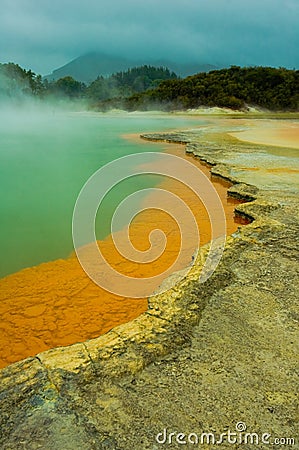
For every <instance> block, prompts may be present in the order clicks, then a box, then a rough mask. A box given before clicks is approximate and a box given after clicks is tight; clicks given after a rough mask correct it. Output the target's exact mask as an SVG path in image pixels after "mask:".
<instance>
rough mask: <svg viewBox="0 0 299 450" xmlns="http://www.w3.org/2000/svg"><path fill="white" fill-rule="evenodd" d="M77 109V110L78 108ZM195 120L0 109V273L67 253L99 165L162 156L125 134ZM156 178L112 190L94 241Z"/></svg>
mask: <svg viewBox="0 0 299 450" xmlns="http://www.w3.org/2000/svg"><path fill="white" fill-rule="evenodd" d="M76 108H77V109H79V105H78V104H77V105H76ZM195 124H199V121H198V120H194V119H188V118H186V119H185V118H179V117H171V116H167V115H161V114H157V115H154V114H153V115H149V114H112V113H110V114H99V113H87V112H84V111H81V112H79V111H74V108H73V109H72V111H70V110H69V105H68V104H64V105H61V104H60V105H57V104H54V103H53V104H52V105H49V104H43V103H41V102H39V101H26V100H25V101H22V102H19V104H18V102H16V101H15V102H14V103H12V102H9V103H7V102H2V104H1V106H0V217H1V221H0V252H1V261H0V276H5V275H7V274H10V273H13V272H16V271H18V270H20V269H22V268H25V267H30V266H33V265H37V264H40V263H42V262H46V261H50V260H54V259H58V258H65V257H67V256H68V255H69V254H70V253H71V252H72V250H73V246H72V236H71V220H72V212H73V208H74V204H75V201H76V198H77V196H78V194H79V192H80V190H81V188H82V186H83V185H84V183H85V182H86V181H87V179H88V178H89V177H90V176H91V175H92V174H93V173H94V172H95V171H96V170H97V169H99V168H100V167H102V166H103V165H104V164H106V163H108V162H109V161H112V160H113V159H115V158H118V157H121V156H124V155H127V154H130V153H136V152H144V151H161V148H162V147H160V146H159V145H153V146H151V147H150V148H149V147H148V146H147V145H144V144H143V143H142V142H141V143H140V144H138V143H135V142H132V141H129V140H126V139H123V138H122V137H121V136H122V135H123V134H129V133H142V132H148V131H159V130H167V129H174V128H187V127H190V126H192V125H195ZM156 183H157V179H154V178H151V179H146V180H145V179H144V180H141V179H137V178H136V179H135V180H131V181H130V182H129V183H127V185H125V186H121V187H119V188H116V189H115V190H114V191H112V192H111V193H110V197H109V198H107V200H106V202H104V203H103V207H102V209H101V211H100V212H99V214H98V221H97V238H99V239H100V238H104V237H105V236H107V235H108V234H109V232H110V218H111V215H112V212H113V211H112V210H113V209H114V208H115V206H116V205H117V204H118V203H119V201H120V200H121V199H122V197H124V196H125V195H127V194H128V193H130V192H132V191H133V190H136V188H137V189H140V188H142V187H149V186H153V185H155V184H156Z"/></svg>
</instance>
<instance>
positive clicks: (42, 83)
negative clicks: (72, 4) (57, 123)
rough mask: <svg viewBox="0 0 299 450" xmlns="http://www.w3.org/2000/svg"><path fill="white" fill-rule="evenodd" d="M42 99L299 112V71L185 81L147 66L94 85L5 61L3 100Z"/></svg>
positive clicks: (252, 70) (262, 70)
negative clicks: (51, 77)
mask: <svg viewBox="0 0 299 450" xmlns="http://www.w3.org/2000/svg"><path fill="white" fill-rule="evenodd" d="M28 94H29V95H30V96H35V97H38V98H41V99H47V98H52V97H53V98H59V99H60V98H62V99H63V98H67V99H72V100H74V99H84V100H85V101H86V103H87V104H88V105H89V106H90V107H91V108H95V109H97V110H109V109H111V108H122V109H126V110H128V111H133V110H151V109H160V110H165V111H171V110H184V109H190V108H198V107H202V106H203V107H213V106H217V107H227V108H231V109H236V110H237V109H239V110H240V109H246V108H247V107H248V106H256V107H260V108H265V109H269V110H273V111H286V110H287V111H298V110H299V71H298V70H288V69H284V68H279V69H276V68H272V67H246V68H241V67H239V66H232V67H230V68H229V69H221V70H213V71H211V72H208V73H205V72H203V73H199V74H197V75H193V76H189V77H187V78H184V79H179V78H178V77H177V76H176V74H175V73H174V72H170V71H169V69H167V68H165V67H153V66H148V65H144V66H141V67H134V68H132V69H129V70H127V71H124V72H118V73H115V74H112V75H110V76H109V77H103V76H99V77H98V78H97V79H96V80H95V81H93V82H92V83H91V84H90V85H89V86H86V85H85V84H84V83H81V82H79V81H77V80H74V78H72V77H71V76H66V77H63V78H60V79H59V80H57V81H53V82H48V81H47V80H42V77H41V76H40V75H36V74H35V73H34V72H32V71H31V70H27V71H26V70H25V69H22V68H21V67H20V66H18V65H17V64H13V63H8V64H0V98H3V97H7V98H20V97H21V96H22V95H28Z"/></svg>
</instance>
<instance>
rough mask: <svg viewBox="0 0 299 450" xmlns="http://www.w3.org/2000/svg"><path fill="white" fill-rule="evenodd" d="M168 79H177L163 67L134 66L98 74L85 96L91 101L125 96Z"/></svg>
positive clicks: (153, 86)
mask: <svg viewBox="0 0 299 450" xmlns="http://www.w3.org/2000/svg"><path fill="white" fill-rule="evenodd" d="M169 79H177V76H176V74H175V73H174V72H170V71H169V69H167V68H165V67H153V66H147V65H145V66H141V67H134V68H132V69H128V70H126V71H124V72H118V73H115V74H112V75H111V76H110V77H106V78H104V77H103V76H99V77H98V78H97V79H96V80H95V81H94V82H93V83H91V84H90V85H89V86H88V88H87V90H86V96H87V97H88V98H89V99H90V100H91V101H92V102H96V101H98V100H107V99H110V98H115V97H118V98H119V97H120V98H125V97H129V96H131V95H132V94H134V93H139V92H143V91H146V90H148V89H153V88H155V87H157V86H158V85H159V84H160V83H161V82H162V81H164V80H169Z"/></svg>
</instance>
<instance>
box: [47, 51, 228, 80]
mask: <svg viewBox="0 0 299 450" xmlns="http://www.w3.org/2000/svg"><path fill="white" fill-rule="evenodd" d="M148 63H149V61H140V60H139V61H138V60H128V59H125V58H122V57H115V56H108V55H105V54H103V53H88V54H86V55H82V56H79V57H78V58H76V59H74V60H73V61H70V62H69V63H67V64H65V65H64V66H62V67H59V68H58V69H55V70H53V72H52V73H51V74H49V75H46V76H45V77H44V79H47V80H48V81H56V80H58V79H59V78H63V77H66V76H71V77H73V78H74V79H75V80H78V81H82V82H84V83H86V84H89V83H91V82H92V81H94V80H95V79H96V78H97V77H98V76H108V75H111V74H112V73H116V72H121V71H125V70H128V69H129V68H131V67H136V66H141V65H144V64H148ZM150 64H151V65H152V66H156V67H161V66H163V67H168V68H169V70H171V71H174V72H175V73H176V74H177V75H179V76H181V77H186V76H188V75H193V74H195V73H199V72H208V71H210V70H215V69H217V68H219V67H217V66H213V65H210V64H200V63H196V62H194V63H189V64H179V63H175V62H172V61H167V60H165V61H164V60H157V61H150Z"/></svg>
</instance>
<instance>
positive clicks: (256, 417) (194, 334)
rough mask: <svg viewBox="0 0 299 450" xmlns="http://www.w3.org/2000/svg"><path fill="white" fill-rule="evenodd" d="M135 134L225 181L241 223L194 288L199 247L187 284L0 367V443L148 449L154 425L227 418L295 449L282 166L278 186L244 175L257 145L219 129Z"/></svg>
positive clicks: (270, 179)
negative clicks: (97, 333)
mask: <svg viewBox="0 0 299 450" xmlns="http://www.w3.org/2000/svg"><path fill="white" fill-rule="evenodd" d="M143 137H144V138H147V139H153V140H164V141H169V142H182V143H187V148H186V149H187V152H189V153H193V154H194V155H196V156H197V157H199V158H200V159H202V160H203V161H206V162H208V163H210V164H211V165H212V169H211V170H212V173H213V174H215V175H217V176H221V177H223V178H226V179H228V180H231V181H232V182H233V186H232V187H231V188H230V189H229V194H230V195H232V196H235V197H239V198H243V199H245V200H247V201H248V202H247V203H243V204H241V205H239V206H238V207H237V208H236V209H237V211H238V213H239V214H243V215H246V216H248V217H250V218H252V219H254V220H253V222H252V223H251V224H249V225H247V226H245V227H240V228H239V230H238V231H237V232H236V233H235V234H234V235H233V236H231V237H229V238H228V240H227V245H226V248H225V251H224V255H223V258H222V260H221V263H220V265H219V266H218V268H217V270H216V272H215V273H214V274H213V275H212V277H211V278H210V279H209V280H208V281H207V282H206V283H204V284H203V285H201V284H199V283H198V281H197V280H198V274H199V273H200V269H201V266H202V264H203V261H204V259H205V255H206V254H207V251H208V246H205V247H203V248H202V249H201V251H200V253H199V256H198V258H197V260H196V262H195V265H194V267H193V269H192V270H191V272H190V273H189V275H188V277H187V278H186V279H185V280H183V281H182V282H181V283H180V284H178V285H177V286H176V287H175V288H173V289H171V290H170V291H168V292H166V293H164V294H163V295H159V296H156V297H152V298H150V299H149V308H148V311H147V312H146V313H144V314H142V315H141V316H140V317H139V318H137V319H135V320H134V321H132V322H130V323H127V324H125V325H121V326H119V327H116V328H115V329H113V330H112V331H110V332H109V333H107V334H106V335H104V336H101V337H99V338H97V339H93V340H90V341H87V342H84V343H80V344H75V345H72V346H69V347H65V348H57V349H53V350H49V351H46V352H44V353H41V354H39V355H37V356H36V357H34V358H28V359H26V360H24V361H21V362H19V363H15V364H13V365H11V366H9V367H7V368H5V369H3V370H2V371H1V372H0V377H1V448H2V449H15V448H22V449H30V450H33V449H38V448H41V449H47V450H52V449H53V450H54V449H55V450H60V449H61V450H62V449H63V450H66V449H72V450H73V449H80V450H85V449H111V450H112V449H119V450H120V449H124V450H131V449H138V450H139V449H141V450H142V449H152V450H154V449H157V448H160V447H161V445H159V444H158V443H157V441H156V439H155V437H156V435H157V434H158V433H160V432H162V431H163V430H164V429H165V428H166V429H167V430H168V432H169V433H171V432H175V433H178V432H182V433H186V435H187V434H189V433H192V432H194V433H198V434H200V433H202V432H203V431H206V432H212V433H213V432H214V433H219V434H220V433H222V432H224V431H225V430H227V429H228V428H229V429H230V430H231V431H235V426H236V423H237V422H240V421H242V422H244V423H246V425H247V431H248V432H255V433H259V434H260V435H261V434H263V433H269V434H271V435H272V437H273V438H281V437H282V438H283V437H285V438H289V437H292V438H294V439H295V441H296V443H295V445H294V446H292V448H299V436H298V429H299V426H298V373H299V372H298V370H299V369H298V344H299V336H298V322H299V308H298V302H297V301H296V299H297V296H298V290H299V282H298V272H297V261H298V223H299V218H298V211H299V207H298V206H299V205H298V203H299V202H298V185H296V183H295V182H294V179H293V172H290V176H289V177H284V175H283V174H282V178H281V179H280V184H279V183H278V181H277V180H276V179H275V177H276V176H277V170H276V172H275V175H273V172H271V170H272V169H271V167H268V168H267V167H263V169H261V170H259V173H255V171H251V170H250V169H251V168H250V166H249V165H248V161H249V159H250V158H251V160H252V161H259V160H260V157H261V155H263V154H264V153H265V152H266V150H265V148H264V147H263V146H260V145H251V144H248V143H246V144H242V143H240V142H239V141H237V139H234V138H232V137H229V136H228V135H226V134H223V131H222V132H221V133H220V132H218V133H217V132H216V131H214V132H213V131H211V130H209V131H206V132H203V131H201V130H191V131H186V132H184V133H172V134H167V135H166V134H156V135H151V136H148V135H145V136H143ZM244 155H247V156H250V158H249V159H248V158H247V159H246V158H245V159H246V164H247V166H246V164H245V162H244ZM232 161H233V163H232ZM238 162H239V163H238ZM270 165H271V164H270ZM245 166H246V167H245ZM275 169H277V167H276V168H275ZM285 169H286V168H285ZM290 169H293V164H292V163H290ZM254 177H255V178H254ZM253 179H254V181H255V182H254V183H252V181H253ZM165 446H167V444H165ZM180 447H181V446H179V445H178V444H175V441H174V443H173V444H171V445H169V444H168V448H180ZM195 447H196V446H194V445H189V446H185V448H195ZM201 448H204V449H208V448H211V446H208V445H206V446H204V445H203V446H201ZM221 448H223V449H231V448H237V447H235V446H232V445H231V444H228V443H223V444H221ZM242 448H244V449H245V448H246V449H248V450H251V449H252V448H255V447H254V446H253V445H247V446H246V445H242ZM258 448H259V449H264V448H269V445H266V444H265V445H264V444H260V445H259V446H258ZM277 448H280V447H277ZM281 448H282V447H281ZM285 448H287V447H285Z"/></svg>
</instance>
